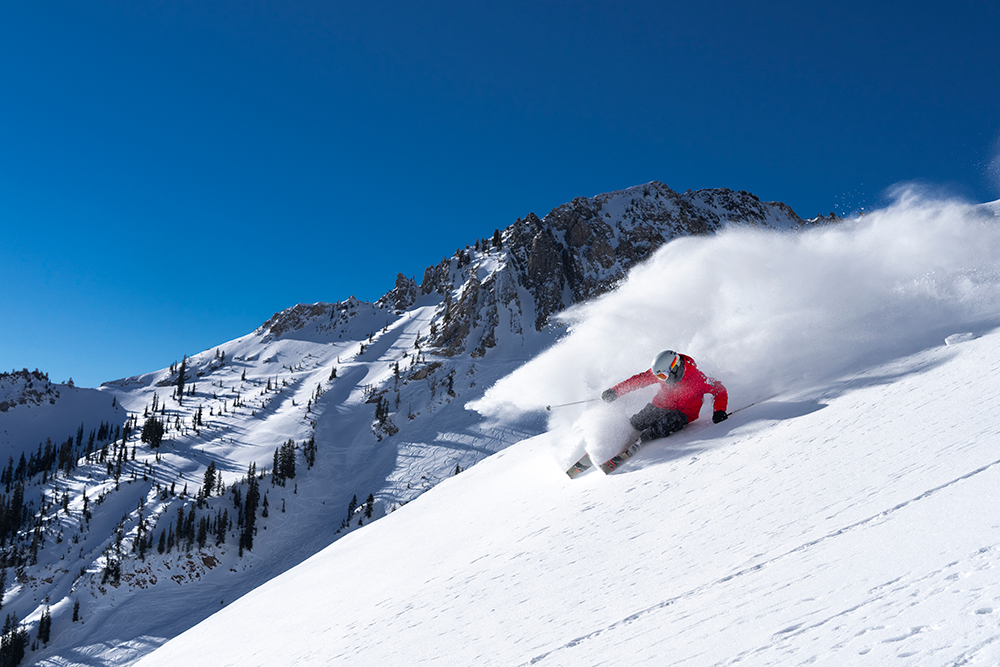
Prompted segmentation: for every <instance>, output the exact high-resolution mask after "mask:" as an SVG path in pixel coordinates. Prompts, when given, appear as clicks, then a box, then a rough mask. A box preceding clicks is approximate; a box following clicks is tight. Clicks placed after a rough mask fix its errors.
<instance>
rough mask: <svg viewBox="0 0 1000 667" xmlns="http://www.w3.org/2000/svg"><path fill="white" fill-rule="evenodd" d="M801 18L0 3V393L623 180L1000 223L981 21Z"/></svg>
mask: <svg viewBox="0 0 1000 667" xmlns="http://www.w3.org/2000/svg"><path fill="white" fill-rule="evenodd" d="M814 5H815V3H803V2H801V1H800V0H796V1H795V2H773V3H746V2H698V3H693V2H683V3H682V2H632V3H617V2H594V1H591V2H551V1H545V0H531V1H530V2H521V1H519V0H517V1H513V2H512V1H507V2H503V3H499V2H498V3H478V2H469V1H468V0H462V1H456V2H436V1H431V2H423V3H411V2H384V1H380V0H368V1H366V2H351V3H347V2H340V1H337V0H322V1H320V0H316V1H297V0H280V1H273V2H272V1H269V0H258V1H251V2H248V1H246V0H241V1H240V2H236V1H233V2H224V1H212V0H190V1H188V0H173V1H167V0H155V1H154V0H147V1H145V2H136V1H129V0H116V1H109V0H90V1H86V2H85V1H70V0H66V1H64V2H53V1H50V0H34V1H32V2H16V3H5V4H4V6H3V8H2V9H0V312H2V317H3V326H2V327H0V370H10V369H14V368H18V369H19V368H22V367H28V368H29V369H33V368H36V367H37V368H39V369H40V370H43V371H46V372H48V373H49V374H50V375H51V376H52V379H53V380H58V381H61V380H65V379H67V378H69V377H71V376H72V377H73V378H74V380H75V381H76V382H77V384H78V385H86V386H96V385H97V384H99V383H101V382H103V381H107V380H112V379H116V378H118V377H123V376H127V375H134V374H138V373H142V372H147V371H152V370H156V369H158V368H162V367H164V366H167V365H169V364H170V363H171V362H172V361H175V360H180V358H181V357H182V356H183V355H184V354H194V353H196V352H199V351H201V350H204V349H208V348H211V347H214V346H216V345H218V344H220V343H223V342H225V341H227V340H230V339H232V338H235V337H237V336H240V335H243V334H245V333H248V332H250V331H252V330H253V329H254V328H255V327H256V326H258V325H259V324H260V323H262V322H263V321H264V320H266V319H267V318H268V317H270V315H271V314H273V313H274V312H275V311H277V310H281V309H283V308H285V307H288V306H291V305H294V304H295V303H299V302H314V301H335V300H340V299H343V298H346V297H348V296H350V295H351V294H354V295H356V296H357V297H359V298H362V299H366V300H375V299H377V298H378V297H379V296H381V295H382V294H383V293H384V292H386V291H387V290H389V289H391V288H392V286H393V282H394V279H395V276H396V273H397V272H402V273H404V274H407V275H416V277H417V278H418V280H419V278H420V276H421V274H422V271H423V269H424V267H426V266H428V265H429V264H433V263H436V262H438V261H440V260H441V259H442V258H443V257H445V256H446V255H450V254H451V253H452V252H454V250H455V249H456V248H457V247H459V246H464V245H465V244H466V243H471V242H473V241H474V240H475V239H477V238H480V237H485V236H489V235H491V234H492V233H493V230H494V229H495V228H504V227H506V226H507V225H509V224H511V223H512V222H513V221H514V220H515V219H516V218H517V217H520V216H523V215H525V214H526V213H528V212H530V211H535V212H536V213H538V214H539V215H543V214H544V213H546V212H548V211H549V210H550V209H551V208H553V207H554V206H557V205H559V204H561V203H564V202H566V201H568V200H570V199H572V198H573V197H577V196H581V195H583V196H593V195H595V194H598V193H601V192H606V191H610V190H614V189H619V188H624V187H628V186H631V185H636V184H639V183H644V182H648V181H651V180H659V181H663V182H664V183H666V184H667V185H669V186H670V187H672V188H674V189H675V190H681V191H683V190H686V189H688V188H693V189H697V188H704V187H729V188H733V189H742V190H749V191H751V192H754V193H755V194H757V195H758V196H759V197H760V198H761V199H765V200H780V201H784V202H786V203H788V204H790V205H791V206H792V207H793V208H794V209H795V210H796V212H798V213H799V214H800V215H802V216H803V217H812V216H815V215H816V214H819V213H828V212H830V211H831V210H833V211H837V212H838V213H849V212H852V211H856V210H858V209H860V208H862V207H871V206H876V205H879V204H880V203H883V202H884V201H885V192H886V189H887V188H889V187H891V186H892V185H893V184H895V183H898V182H901V181H912V180H920V181H924V182H926V183H929V184H931V185H933V186H935V187H939V188H943V189H945V190H947V191H948V192H952V193H957V194H958V195H960V196H963V197H965V198H967V199H970V200H974V201H989V200H993V199H997V198H1000V174H998V173H997V169H996V164H997V162H996V157H997V155H998V154H1000V57H998V51H997V46H996V36H997V32H996V31H997V26H1000V10H998V9H997V3H995V2H987V1H985V0H983V1H976V2H971V1H970V2H961V1H959V2H938V3H919V2H916V3H915V2H912V1H910V2H871V1H870V0H869V1H866V2H841V3H823V4H822V5H821V6H814ZM991 165H992V166H991Z"/></svg>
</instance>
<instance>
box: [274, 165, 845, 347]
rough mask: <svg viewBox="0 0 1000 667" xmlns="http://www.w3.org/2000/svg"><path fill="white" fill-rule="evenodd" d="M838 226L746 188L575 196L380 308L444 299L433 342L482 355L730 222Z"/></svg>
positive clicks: (408, 282) (279, 320) (278, 322)
mask: <svg viewBox="0 0 1000 667" xmlns="http://www.w3.org/2000/svg"><path fill="white" fill-rule="evenodd" d="M834 221H835V218H822V217H821V218H817V219H814V220H809V221H807V220H803V219H801V218H799V217H798V216H797V215H796V214H795V212H794V211H792V209H791V208H789V207H788V206H787V205H785V204H782V203H779V202H762V201H760V200H759V199H758V198H757V197H756V196H754V195H753V194H750V193H748V192H744V191H734V190H728V189H708V190H696V191H690V190H689V191H688V192H685V193H684V194H679V193H677V192H674V191H673V190H671V189H670V188H669V187H667V186H666V185H664V184H663V183H659V182H657V181H653V182H651V183H647V184H645V185H639V186H635V187H632V188H628V189H626V190H621V191H617V192H610V193H607V194H602V195H598V196H596V197H591V198H587V197H577V198H576V199H574V200H573V201H571V202H569V203H566V204H563V205H562V206H558V207H556V208H554V209H552V211H550V212H549V213H548V215H546V216H545V217H544V218H542V219H539V218H538V216H536V215H535V214H534V213H529V214H528V215H527V216H525V218H524V219H523V220H522V219H518V220H517V221H516V222H515V223H514V224H513V225H511V226H510V227H508V228H507V229H506V230H504V231H503V233H502V234H500V235H499V237H500V238H499V239H498V240H500V241H501V244H502V247H501V248H497V247H495V243H494V242H490V243H487V242H486V241H483V242H482V243H480V242H478V241H477V242H476V247H475V249H470V248H469V247H466V249H465V250H459V251H458V252H456V253H455V254H454V255H453V256H452V257H451V258H447V259H444V260H442V261H441V262H439V263H438V264H436V265H433V266H429V267H427V269H426V270H425V271H424V275H423V279H422V281H421V283H420V285H419V287H418V286H417V284H416V282H415V281H414V280H412V279H409V278H406V277H405V276H403V275H402V274H399V275H397V277H396V286H395V288H394V289H392V290H391V291H390V292H388V293H387V294H386V295H385V296H383V297H382V298H381V299H380V300H379V301H378V303H377V304H376V306H378V307H380V308H392V309H393V310H395V311H396V313H402V312H404V311H405V310H406V309H408V308H410V307H412V306H414V305H415V304H417V303H418V302H420V300H421V299H435V298H436V299H439V300H440V306H439V308H438V310H437V313H436V315H435V317H434V320H433V321H434V328H433V330H432V331H433V332H434V333H432V335H431V337H430V339H429V341H428V342H429V344H430V345H432V346H434V347H436V348H437V352H438V353H439V354H442V355H445V356H452V355H456V354H463V353H469V354H471V355H473V356H482V355H483V354H485V353H486V351H487V350H488V349H490V348H491V347H494V346H496V345H497V344H498V341H499V339H500V337H501V334H503V335H508V336H513V337H515V338H517V337H519V336H523V334H524V328H523V322H524V321H525V320H526V319H527V320H529V321H530V326H531V327H532V328H534V329H537V330H542V329H543V328H544V327H546V326H547V325H548V324H549V323H550V322H551V320H552V316H553V315H555V314H556V313H559V312H560V311H562V310H564V309H565V308H567V307H569V306H570V305H572V304H574V303H579V302H581V301H585V300H587V299H591V298H593V297H595V296H598V295H600V294H602V293H604V292H606V291H608V290H609V289H611V288H613V287H614V286H615V284H617V283H618V282H619V281H620V280H622V278H624V277H625V275H626V274H627V272H628V271H629V269H631V268H632V267H633V266H635V265H636V264H638V263H639V262H641V261H643V260H645V259H646V258H648V257H649V256H650V255H651V254H652V253H653V252H655V251H656V250H657V249H658V248H659V247H660V246H662V245H663V244H665V243H667V242H669V241H670V240H672V239H675V238H678V237H682V236H692V235H703V234H714V233H716V232H718V231H720V230H721V229H723V228H724V227H726V226H727V225H750V226H753V227H762V228H772V229H783V230H790V229H798V228H801V227H804V226H807V225H811V224H828V223H830V222H834ZM352 301H353V297H352ZM345 303H346V302H345ZM354 303H356V301H354ZM344 307H345V306H343V305H338V304H333V305H331V304H313V305H311V306H306V305H299V306H295V307H294V308H291V309H288V310H286V311H284V312H282V313H278V314H276V315H275V316H274V317H273V318H271V320H269V321H268V323H266V324H265V325H264V327H262V329H264V330H266V331H267V332H268V333H269V335H273V336H275V337H277V336H280V335H281V334H282V333H284V332H286V331H290V330H294V329H297V328H301V327H303V326H305V323H306V322H308V321H309V320H310V319H315V318H318V317H321V316H323V315H324V314H325V313H327V312H328V311H329V310H330V309H331V308H333V309H334V310H335V311H336V310H337V309H338V308H340V309H343V308H344ZM332 317H333V315H332V314H331V315H330V318H331V319H332Z"/></svg>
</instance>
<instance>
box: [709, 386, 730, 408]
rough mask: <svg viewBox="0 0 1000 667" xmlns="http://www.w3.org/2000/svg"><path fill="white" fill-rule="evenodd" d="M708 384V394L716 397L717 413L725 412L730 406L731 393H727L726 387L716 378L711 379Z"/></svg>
mask: <svg viewBox="0 0 1000 667" xmlns="http://www.w3.org/2000/svg"><path fill="white" fill-rule="evenodd" d="M708 383H709V390H708V393H710V394H711V395H712V396H714V397H715V402H714V407H713V409H714V410H715V412H719V411H720V410H721V411H722V412H725V411H726V408H727V407H728V406H729V392H727V391H726V387H725V386H724V385H723V384H722V383H721V382H719V381H718V380H716V379H714V378H709V380H708Z"/></svg>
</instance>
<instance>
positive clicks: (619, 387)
mask: <svg viewBox="0 0 1000 667" xmlns="http://www.w3.org/2000/svg"><path fill="white" fill-rule="evenodd" d="M655 382H656V376H655V375H653V371H651V370H646V371H643V372H642V373H636V374H635V375H633V376H632V377H630V378H629V379H627V380H624V381H622V382H619V383H618V384H616V385H615V386H614V387H612V388H611V391H613V392H615V394H616V395H617V396H621V395H623V394H627V393H629V392H630V391H635V390H636V389H642V388H643V387H648V386H649V385H651V384H653V383H655Z"/></svg>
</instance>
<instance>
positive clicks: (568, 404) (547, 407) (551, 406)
mask: <svg viewBox="0 0 1000 667" xmlns="http://www.w3.org/2000/svg"><path fill="white" fill-rule="evenodd" d="M597 400H600V399H597V398H588V399H587V400H585V401H574V402H572V403H562V404H560V405H546V406H545V409H546V410H551V409H552V408H565V407H568V406H570V405H580V404H581V403H593V402H594V401H597Z"/></svg>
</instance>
